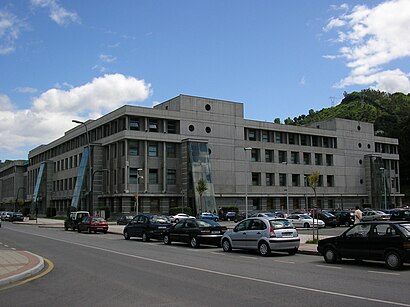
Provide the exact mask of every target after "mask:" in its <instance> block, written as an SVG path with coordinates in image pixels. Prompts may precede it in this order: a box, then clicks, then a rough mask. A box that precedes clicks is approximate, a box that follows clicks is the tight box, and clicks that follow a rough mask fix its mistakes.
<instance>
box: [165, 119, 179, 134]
mask: <svg viewBox="0 0 410 307" xmlns="http://www.w3.org/2000/svg"><path fill="white" fill-rule="evenodd" d="M167 130H168V133H172V134H176V133H177V122H176V121H174V120H169V121H168V128H167Z"/></svg>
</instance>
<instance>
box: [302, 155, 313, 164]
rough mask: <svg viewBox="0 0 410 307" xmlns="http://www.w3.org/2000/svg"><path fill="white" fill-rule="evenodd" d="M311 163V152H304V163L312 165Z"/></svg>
mask: <svg viewBox="0 0 410 307" xmlns="http://www.w3.org/2000/svg"><path fill="white" fill-rule="evenodd" d="M311 163H312V161H311V155H310V152H304V153H303V164H304V165H310V164H311Z"/></svg>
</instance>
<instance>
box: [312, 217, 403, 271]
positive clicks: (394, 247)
mask: <svg viewBox="0 0 410 307" xmlns="http://www.w3.org/2000/svg"><path fill="white" fill-rule="evenodd" d="M317 250H318V252H319V253H320V254H321V255H323V257H324V259H325V261H326V262H327V263H335V262H337V261H339V260H341V259H343V258H350V259H356V260H359V261H361V260H379V261H384V262H385V263H386V266H387V268H389V269H391V270H397V269H400V268H401V267H402V265H403V263H404V262H410V223H409V222H403V221H402V222H398V221H382V222H380V221H373V222H364V223H358V224H355V225H353V226H352V227H351V228H349V229H348V230H346V231H345V232H344V233H342V234H341V235H340V236H337V237H331V238H326V239H322V240H319V243H318V246H317Z"/></svg>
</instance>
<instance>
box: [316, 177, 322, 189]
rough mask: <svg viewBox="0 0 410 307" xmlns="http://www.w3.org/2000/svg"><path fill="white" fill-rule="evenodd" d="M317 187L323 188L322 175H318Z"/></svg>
mask: <svg viewBox="0 0 410 307" xmlns="http://www.w3.org/2000/svg"><path fill="white" fill-rule="evenodd" d="M317 186H318V187H323V175H319V182H318V185H317Z"/></svg>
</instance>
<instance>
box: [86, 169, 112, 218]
mask: <svg viewBox="0 0 410 307" xmlns="http://www.w3.org/2000/svg"><path fill="white" fill-rule="evenodd" d="M103 172H108V169H105V168H104V169H96V170H95V171H93V173H92V175H91V189H90V206H89V207H90V214H91V215H92V213H93V211H94V204H93V202H94V176H95V174H96V173H103Z"/></svg>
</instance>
